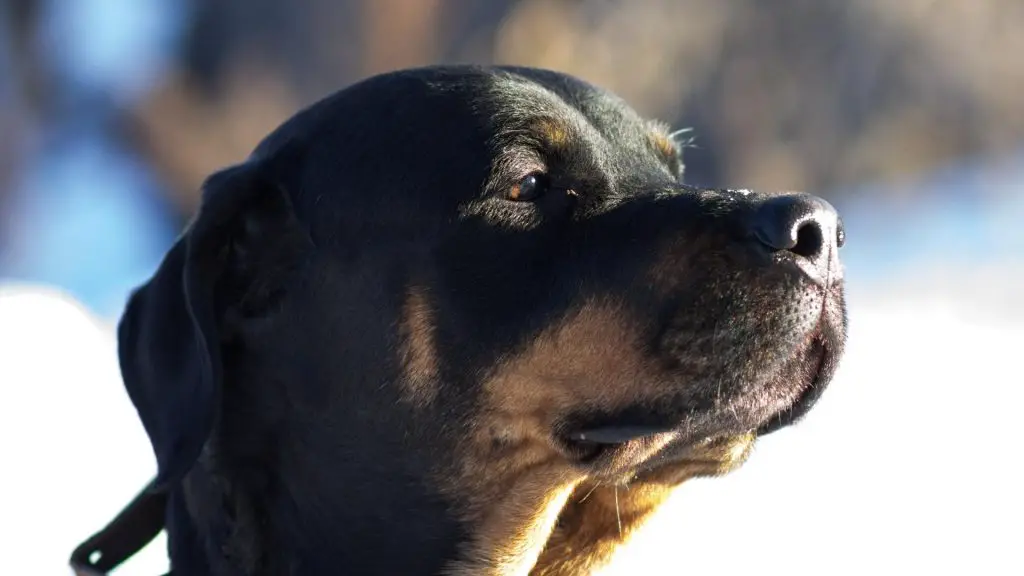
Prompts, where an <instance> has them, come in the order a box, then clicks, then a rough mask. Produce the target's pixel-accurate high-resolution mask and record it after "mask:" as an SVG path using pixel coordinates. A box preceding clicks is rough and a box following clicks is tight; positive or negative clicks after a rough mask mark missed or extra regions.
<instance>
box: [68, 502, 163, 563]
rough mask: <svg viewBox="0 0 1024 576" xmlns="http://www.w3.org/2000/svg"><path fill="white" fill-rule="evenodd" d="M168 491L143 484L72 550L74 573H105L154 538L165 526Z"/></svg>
mask: <svg viewBox="0 0 1024 576" xmlns="http://www.w3.org/2000/svg"><path fill="white" fill-rule="evenodd" d="M166 510H167V493H166V492H162V491H157V490H156V489H155V487H154V486H153V484H152V483H150V484H149V485H148V486H146V487H145V488H144V489H143V490H142V491H141V492H140V493H139V494H138V495H137V496H135V499H133V500H132V501H131V502H130V503H129V504H128V505H127V506H125V507H124V509H123V510H121V512H120V513H118V515H117V516H116V517H115V518H114V519H113V520H111V521H110V523H109V524H107V525H106V526H105V527H104V528H103V529H102V530H100V531H99V532H97V533H96V534H93V535H92V536H91V537H90V538H89V539H88V540H86V541H85V542H82V543H81V544H79V545H78V548H76V549H75V551H74V552H72V553H71V568H72V569H73V570H74V572H75V575H76V576H105V575H106V574H109V573H110V571H112V570H114V569H115V568H117V567H118V566H120V565H121V564H123V563H124V562H125V561H126V560H128V559H129V558H131V557H132V556H134V555H135V554H136V553H137V552H139V551H140V550H142V549H143V548H145V547H146V545H147V544H149V543H150V542H152V541H153V539H154V538H156V536H157V535H158V534H160V531H161V530H163V529H164V524H165V514H166Z"/></svg>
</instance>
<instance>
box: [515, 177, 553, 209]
mask: <svg viewBox="0 0 1024 576" xmlns="http://www.w3.org/2000/svg"><path fill="white" fill-rule="evenodd" d="M547 190H548V179H547V176H545V175H544V174H542V173H540V172H534V173H533V174H528V175H527V176H526V177H524V178H523V179H522V180H520V181H519V182H517V183H516V184H515V185H514V186H512V188H511V189H510V190H509V191H508V199H509V200H515V201H517V202H532V201H534V200H536V199H537V198H540V197H541V196H542V195H543V194H544V193H545V192H547Z"/></svg>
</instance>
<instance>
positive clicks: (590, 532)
mask: <svg viewBox="0 0 1024 576" xmlns="http://www.w3.org/2000/svg"><path fill="white" fill-rule="evenodd" d="M681 148H683V146H681V143H680V142H679V141H678V139H677V138H675V137H674V134H673V133H672V132H670V131H669V130H668V128H667V126H666V125H664V124H663V123H659V122H655V121H651V120H647V119H644V118H642V117H641V116H640V115H638V113H637V112H635V111H634V110H633V109H632V108H630V107H629V106H628V105H627V104H626V103H625V102H623V101H622V100H621V99H620V98H618V97H616V96H615V95H613V94H611V93H609V92H608V91H606V90H604V89H601V88H599V87H596V86H593V85H591V84H589V83H587V82H585V81H583V80H580V79H577V78H575V77H572V76H569V75H566V74H562V73H558V72H554V71H549V70H541V69H534V68H526V67H504V66H495V67H487V66H469V65H466V66H461V65H460V66H434V67H425V68H416V69H408V70H400V71H395V72H390V73H386V74H381V75H377V76H373V77H370V78H367V79H365V80H362V81H360V82H358V83H356V84H354V85H351V86H349V87H348V88H346V89H343V90H341V91H339V92H337V93H335V94H333V95H331V96H328V97H327V98H325V99H323V100H321V101H319V102H317V103H315V104H313V105H311V106H310V107H308V108H306V109H305V110H303V111H300V112H299V113H298V114H296V115H295V116H293V117H292V118H291V119H289V120H287V121H286V122H285V123H284V124H282V125H281V126H280V127H279V128H278V129H277V130H275V131H274V132H272V133H271V134H270V135H269V136H268V137H266V138H265V139H264V140H263V141H262V142H261V143H260V144H259V145H258V146H257V147H256V148H255V150H254V151H253V153H252V155H251V156H250V157H249V158H248V159H247V160H245V161H244V162H241V163H239V164H237V165H235V166H231V167H227V168H225V169H223V170H221V171H219V172H217V173H215V174H213V175H211V176H210V177H209V178H208V179H207V181H206V183H205V185H204V189H203V200H202V205H201V209H200V210H199V212H198V214H197V215H196V217H195V218H194V219H193V220H192V222H191V223H190V224H189V226H188V227H187V229H186V231H185V232H184V233H183V234H182V235H181V237H180V238H179V239H178V240H177V242H176V243H175V244H174V246H173V247H172V248H171V249H170V250H169V252H168V253H167V255H166V257H165V259H164V260H163V261H162V263H161V265H160V266H159V268H158V270H157V271H156V272H155V274H154V275H153V277H152V278H151V279H150V280H149V281H148V282H147V283H146V284H145V285H143V286H142V287H141V288H139V289H138V290H136V291H135V292H134V293H133V294H132V295H131V297H130V299H129V301H128V304H127V307H126V310H125V313H124V315H123V318H122V320H121V322H120V324H119V327H118V339H119V360H120V365H121V370H122V374H123V377H124V383H125V387H126V389H127V392H128V394H129V396H130V397H131V400H132V402H133V404H134V405H135V407H136V409H137V411H138V414H139V417H140V419H141V421H142V424H143V426H144V428H145V430H146V433H147V434H148V435H149V438H150V440H151V442H152V446H153V450H154V453H155V456H156V461H157V465H158V466H157V470H158V472H157V476H156V478H155V479H154V481H153V483H152V485H150V486H149V487H147V489H146V490H145V491H143V492H142V493H141V494H140V495H139V499H138V500H137V501H136V502H135V503H133V504H132V505H131V506H129V507H128V508H127V509H126V510H125V511H124V512H123V513H122V515H121V516H120V517H119V518H118V519H117V520H115V521H114V522H113V523H112V524H111V525H110V526H109V527H108V528H107V529H106V530H105V531H103V532H101V533H99V534H97V536H96V537H94V538H93V539H91V540H90V541H89V542H86V543H85V544H83V546H82V547H81V548H79V549H78V550H77V551H76V552H75V555H74V556H73V563H74V564H75V566H76V569H77V570H79V572H80V573H81V574H86V573H102V572H104V571H105V570H108V569H110V568H112V567H113V566H115V565H116V564H117V563H119V562H121V561H122V560H123V559H124V558H125V557H127V556H130V555H131V553H132V552H134V551H135V550H136V549H138V548H140V547H141V546H142V545H143V544H144V543H145V541H147V540H148V539H149V538H151V537H152V535H153V534H155V533H156V532H157V531H159V530H160V529H162V528H164V527H166V530H167V534H168V547H169V557H170V563H171V569H172V573H173V574H175V575H189V576H204V575H210V576H213V575H237V576H241V575H246V576H255V575H277V574H301V575H315V574H332V575H333V574H360V575H372V574H381V575H395V574H441V575H447V576H468V575H471V574H472V575H494V576H498V575H500V576H512V575H527V574H533V575H547V576H550V575H568V574H587V573H590V572H591V571H592V570H594V569H596V568H598V567H600V566H601V565H603V564H605V563H606V562H607V561H608V560H609V559H610V557H611V554H612V553H613V552H614V551H615V549H616V547H617V546H619V545H620V544H622V543H624V542H625V541H626V540H627V539H628V537H629V535H630V534H631V533H633V532H634V531H635V530H636V529H637V528H638V527H640V526H641V525H643V524H644V522H645V520H646V519H648V518H649V517H650V515H651V513H652V512H653V511H654V510H656V509H657V507H658V506H659V504H660V503H661V502H663V501H664V499H665V498H666V496H667V495H668V494H670V493H671V492H672V490H673V489H674V488H676V487H677V486H678V485H679V484H681V483H682V482H684V481H685V480H687V479H689V478H693V477H696V476H707V475H717V474H722V473H725V472H728V471H730V470H732V469H735V468H736V467H738V466H740V465H741V464H742V463H743V461H744V460H745V459H746V457H747V455H748V454H749V453H750V450H751V447H752V445H753V444H754V442H755V440H756V438H757V437H759V436H762V435H764V434H768V433H771V432H772V431H774V430H777V429H779V428H781V427H785V426H788V425H790V424H792V423H793V422H795V421H796V420H797V419H799V418H800V417H802V416H803V415H804V414H805V413H807V411H808V410H809V409H810V408H811V407H812V406H813V405H814V404H815V402H816V400H817V399H818V398H819V396H820V395H821V393H822V392H823V391H824V390H825V388H826V386H827V384H828V382H829V381H830V379H831V377H832V375H833V373H834V371H835V369H836V366H837V363H838V361H839V359H840V357H841V356H842V352H843V347H844V342H845V339H846V310H845V303H844V288H843V272H842V268H841V264H840V260H839V256H838V252H839V248H840V247H841V246H842V245H843V243H844V230H843V225H842V221H841V219H840V218H839V216H838V215H837V213H836V211H835V209H834V208H833V207H832V206H831V205H830V204H829V203H827V202H826V201H824V200H823V199H821V198H818V197H815V196H812V195H809V194H804V193H764V192H752V191H746V190H716V189H705V188H697V187H692V186H689V185H687V184H684V183H683V178H682V175H683V171H684V164H683V159H682V155H681V152H682V150H681ZM97 552H99V554H96V553H97Z"/></svg>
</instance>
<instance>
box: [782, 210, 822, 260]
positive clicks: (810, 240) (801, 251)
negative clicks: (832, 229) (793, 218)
mask: <svg viewBox="0 0 1024 576" xmlns="http://www.w3.org/2000/svg"><path fill="white" fill-rule="evenodd" d="M824 243H825V236H824V234H822V232H821V225H820V224H818V223H817V222H816V221H814V220H808V221H805V222H802V223H800V224H798V225H797V231H796V244H795V245H794V246H793V247H792V248H790V249H789V251H790V252H792V253H794V254H796V255H797V256H803V257H804V258H811V259H813V258H815V257H816V256H817V255H818V254H820V253H821V250H822V247H823V245H824Z"/></svg>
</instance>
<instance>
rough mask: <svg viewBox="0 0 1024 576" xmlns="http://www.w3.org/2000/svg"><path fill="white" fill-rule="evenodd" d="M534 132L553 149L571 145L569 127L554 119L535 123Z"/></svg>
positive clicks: (545, 119)
mask: <svg viewBox="0 0 1024 576" xmlns="http://www.w3.org/2000/svg"><path fill="white" fill-rule="evenodd" d="M533 130H534V131H536V132H537V134H539V135H540V136H541V138H542V139H543V140H544V143H545V144H547V145H548V146H550V147H551V148H562V147H565V146H567V145H568V144H569V127H568V126H567V125H566V124H565V123H564V122H561V121H559V120H556V119H554V118H544V119H542V120H539V121H537V122H535V123H534V124H533Z"/></svg>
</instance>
